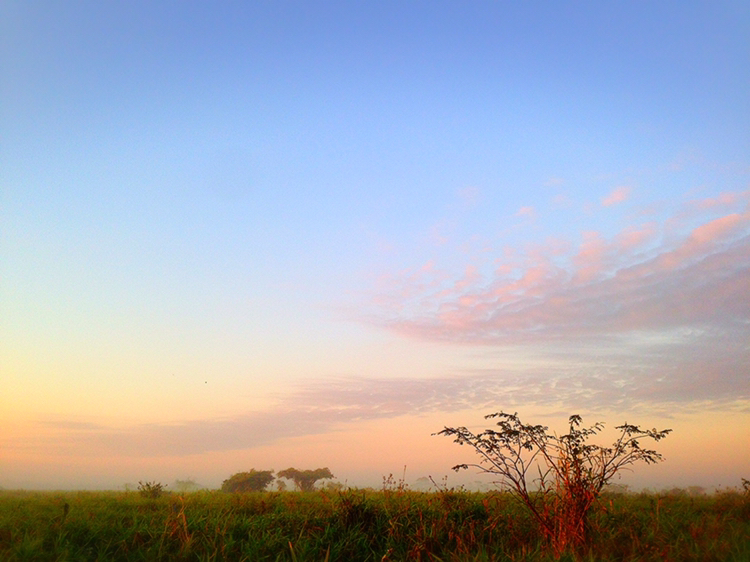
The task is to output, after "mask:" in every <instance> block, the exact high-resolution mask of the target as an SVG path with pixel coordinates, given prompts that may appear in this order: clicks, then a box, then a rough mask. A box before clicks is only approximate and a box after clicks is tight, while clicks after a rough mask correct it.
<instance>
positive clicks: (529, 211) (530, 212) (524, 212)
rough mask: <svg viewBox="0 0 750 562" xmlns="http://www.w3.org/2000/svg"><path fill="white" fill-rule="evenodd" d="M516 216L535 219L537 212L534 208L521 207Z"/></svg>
mask: <svg viewBox="0 0 750 562" xmlns="http://www.w3.org/2000/svg"><path fill="white" fill-rule="evenodd" d="M516 216H517V217H529V218H534V217H535V216H536V210H535V209H534V207H521V208H520V209H518V212H517V213H516Z"/></svg>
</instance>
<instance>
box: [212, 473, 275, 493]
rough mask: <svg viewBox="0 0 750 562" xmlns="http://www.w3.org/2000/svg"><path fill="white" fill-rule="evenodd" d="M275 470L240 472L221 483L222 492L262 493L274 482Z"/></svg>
mask: <svg viewBox="0 0 750 562" xmlns="http://www.w3.org/2000/svg"><path fill="white" fill-rule="evenodd" d="M273 479H274V478H273V470H255V469H254V468H253V469H251V470H250V472H238V473H237V474H233V475H232V476H230V477H229V478H228V479H227V480H224V482H222V483H221V491H222V492H260V491H262V490H265V488H266V486H268V485H269V484H270V483H271V482H273Z"/></svg>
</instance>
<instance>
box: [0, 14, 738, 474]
mask: <svg viewBox="0 0 750 562" xmlns="http://www.w3.org/2000/svg"><path fill="white" fill-rule="evenodd" d="M748 131H750V8H749V7H748V5H747V4H746V3H744V2H739V1H737V2H730V1H720V2H696V1H691V0H688V1H679V2H672V1H665V2H658V3H652V2H606V3H603V2H588V1H582V2H559V3H551V2H539V1H532V2H511V1H508V0H498V1H492V2H490V1H481V0H477V1H471V2H453V1H450V2H449V1H441V0H437V1H430V2H426V1H406V2H404V1H399V2H395V1H383V2H331V1H321V2H301V1H289V0H281V1H270V0H269V1H266V0H259V1H257V2H233V1H221V2H197V1H192V0H188V1H185V2H171V1H157V2H153V1H138V0H135V1H129V2H119V1H115V2H94V1H86V0H83V1H80V2H74V3H70V2H53V1H43V0H39V1H32V2H26V1H23V2H22V1H16V0H6V1H5V2H3V3H2V4H1V5H0V388H2V391H1V392H0V486H2V487H4V488H18V487H23V488H39V489H50V488H52V489H55V488H66V489H70V488H73V489H75V488H79V489H80V488H89V489H98V488H118V487H122V486H123V485H124V484H125V483H128V482H131V483H132V482H137V481H139V480H148V481H151V480H157V481H161V482H164V483H167V482H172V481H173V480H174V479H176V478H177V479H193V480H195V481H197V482H199V483H202V484H204V485H207V486H210V487H216V486H219V485H220V484H221V481H222V480H224V479H226V478H229V476H230V475H231V474H234V473H235V472H240V471H245V470H249V469H251V468H255V469H258V470H266V469H273V470H276V471H278V470H282V469H285V468H287V467H290V466H293V467H296V468H300V469H306V468H317V467H323V466H325V467H329V468H330V470H331V471H332V472H333V474H334V475H336V477H337V479H338V480H339V481H340V482H342V483H345V484H347V485H351V486H378V485H380V484H381V483H382V479H383V477H385V476H388V475H389V474H391V473H393V474H394V475H397V476H399V477H403V475H404V467H406V473H405V478H406V480H407V481H408V482H414V481H416V480H417V479H418V478H423V477H426V476H432V477H433V478H434V479H435V480H436V481H437V480H440V479H441V478H443V477H444V476H446V475H447V476H448V482H449V484H450V483H454V482H455V483H457V484H460V483H468V484H471V485H474V484H475V483H477V482H482V483H484V484H485V485H487V483H489V482H491V481H492V478H491V477H488V476H486V475H480V474H477V472H476V471H473V472H469V473H464V474H462V475H455V474H454V473H452V472H451V470H450V468H451V467H452V466H453V465H455V464H458V463H469V462H475V461H476V460H478V459H476V458H475V457H473V455H472V453H471V451H470V450H469V449H468V448H465V447H458V446H457V445H455V444H454V443H452V442H451V441H450V439H448V438H445V437H441V436H434V435H432V434H433V433H435V432H437V431H440V430H441V429H442V428H443V427H444V426H450V427H456V426H466V427H469V428H470V429H472V430H473V431H479V430H481V429H484V428H486V427H491V423H492V421H491V420H485V419H484V418H483V416H484V415H486V414H490V413H492V412H498V411H506V412H518V413H519V415H520V416H521V417H522V419H523V420H524V421H528V422H533V423H542V424H544V425H547V426H549V427H550V431H558V432H561V431H564V430H565V422H566V420H567V418H568V416H569V415H572V414H580V415H582V416H583V418H584V423H594V422H596V421H602V422H605V424H606V428H607V429H606V430H605V431H604V433H603V434H602V435H601V436H600V437H601V439H600V440H599V441H598V442H600V443H601V444H609V443H610V442H611V441H612V440H614V437H615V433H614V427H615V426H616V425H619V424H621V423H624V422H627V423H631V424H638V425H642V426H643V427H647V428H651V427H654V428H657V429H665V428H670V429H672V430H673V433H672V434H670V436H669V437H668V438H667V439H666V440H664V441H661V442H659V443H658V444H657V445H656V448H657V449H658V450H659V451H660V452H661V453H663V454H664V456H665V459H666V460H665V462H663V463H661V464H659V465H656V466H645V465H643V466H636V467H633V471H632V473H626V474H625V475H624V476H623V479H622V480H621V481H620V482H621V483H626V484H627V485H630V486H633V487H636V488H638V487H641V488H642V487H647V488H652V489H663V488H671V487H673V486H690V485H699V486H704V487H707V488H715V487H736V486H739V485H740V484H741V478H742V477H745V478H747V477H748V474H750V472H749V471H748V466H749V465H750V372H749V368H748V365H750V135H749V134H748Z"/></svg>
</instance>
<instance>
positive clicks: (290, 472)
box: [278, 467, 334, 492]
mask: <svg viewBox="0 0 750 562" xmlns="http://www.w3.org/2000/svg"><path fill="white" fill-rule="evenodd" d="M278 476H279V477H281V478H288V479H289V480H292V481H293V482H294V485H295V486H297V489H298V490H300V491H302V492H310V491H312V490H314V489H315V483H316V482H317V481H318V480H326V479H329V478H334V476H333V474H331V471H330V470H328V468H327V467H326V468H316V469H315V470H297V469H296V468H287V469H286V470H281V471H279V472H278Z"/></svg>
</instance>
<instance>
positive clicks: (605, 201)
mask: <svg viewBox="0 0 750 562" xmlns="http://www.w3.org/2000/svg"><path fill="white" fill-rule="evenodd" d="M629 195H630V187H628V186H620V187H617V188H615V189H614V190H613V191H612V192H611V193H610V194H609V195H607V196H606V197H603V198H602V206H604V207H609V206H611V205H617V204H618V203H622V202H623V201H626V200H627V198H628V196H629Z"/></svg>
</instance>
